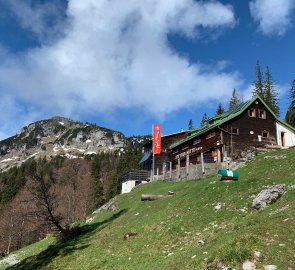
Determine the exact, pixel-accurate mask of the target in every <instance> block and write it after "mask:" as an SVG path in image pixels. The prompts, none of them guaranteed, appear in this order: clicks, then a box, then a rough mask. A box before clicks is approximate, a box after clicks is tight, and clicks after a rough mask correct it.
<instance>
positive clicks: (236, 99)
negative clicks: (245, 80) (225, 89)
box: [228, 88, 242, 110]
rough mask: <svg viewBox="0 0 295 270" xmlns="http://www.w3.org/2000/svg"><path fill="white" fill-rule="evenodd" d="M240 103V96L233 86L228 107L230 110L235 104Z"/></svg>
mask: <svg viewBox="0 0 295 270" xmlns="http://www.w3.org/2000/svg"><path fill="white" fill-rule="evenodd" d="M241 103H242V101H241V100H240V97H239V95H238V93H237V91H236V89H235V88H234V90H233V93H232V97H231V99H230V101H229V105H228V109H229V110H232V109H234V108H235V107H236V106H238V105H240V104H241Z"/></svg>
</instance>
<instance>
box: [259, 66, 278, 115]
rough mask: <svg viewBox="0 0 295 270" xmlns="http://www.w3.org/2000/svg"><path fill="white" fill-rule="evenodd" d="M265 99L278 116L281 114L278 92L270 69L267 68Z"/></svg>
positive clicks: (264, 89)
mask: <svg viewBox="0 0 295 270" xmlns="http://www.w3.org/2000/svg"><path fill="white" fill-rule="evenodd" d="M263 99H264V101H265V103H266V104H267V105H268V107H269V108H270V109H271V110H272V111H273V112H274V113H275V114H276V115H279V114H280V107H279V102H278V92H277V90H276V89H275V85H274V82H273V79H272V74H271V72H270V69H269V67H268V66H267V67H266V73H265V81H264V88H263Z"/></svg>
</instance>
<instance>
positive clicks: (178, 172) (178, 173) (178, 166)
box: [177, 158, 180, 179]
mask: <svg viewBox="0 0 295 270" xmlns="http://www.w3.org/2000/svg"><path fill="white" fill-rule="evenodd" d="M179 177H180V158H178V160H177V178H178V179H179Z"/></svg>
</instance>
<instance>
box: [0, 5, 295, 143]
mask: <svg viewBox="0 0 295 270" xmlns="http://www.w3.org/2000/svg"><path fill="white" fill-rule="evenodd" d="M294 18H295V3H294V1H293V0H251V1H230V0H222V1H194V0H186V1H184V0H169V1H168V0H167V1H162V0H153V1H144V2H142V1H135V0H125V1H120V0H112V1H107V0H101V1H94V0H83V1H80V0H68V1H60V0H54V1H53V0H51V1H47V0H42V1H41V0H34V1H33V0H28V1H22V0H11V1H5V0H0V56H1V62H0V93H1V99H0V121H1V126H0V139H3V138H6V137H8V136H11V135H14V134H15V133H17V132H18V131H19V130H20V128H21V127H22V126H24V125H26V124H28V123H31V122H33V121H36V120H41V119H46V118H49V117H52V116H55V115H61V116H65V117H70V118H72V119H75V120H81V121H88V122H93V123H97V124H98V125H101V126H104V127H108V128H112V129H115V130H118V131H121V132H123V133H124V134H126V135H138V134H147V133H151V126H152V124H153V123H161V124H162V126H163V133H164V134H169V133H173V132H176V131H179V130H180V129H181V128H183V129H186V128H187V126H188V121H189V119H192V120H193V122H194V126H198V125H199V123H200V121H201V118H202V115H203V114H204V113H205V112H206V113H207V114H208V115H209V116H213V115H214V114H215V111H216V107H217V104H218V102H222V103H223V105H224V107H227V104H228V101H229V98H230V96H231V93H232V91H233V88H236V89H237V90H239V91H240V92H241V93H243V95H244V97H245V98H249V97H251V84H252V82H253V80H254V79H255V64H256V61H257V60H259V61H260V64H261V68H262V70H263V71H264V70H265V67H266V66H267V65H268V66H269V67H270V69H271V71H272V73H273V78H274V80H275V83H276V87H277V90H278V91H279V94H280V106H281V112H282V113H281V118H283V117H284V115H285V112H286V109H287V106H288V104H289V99H288V91H289V88H290V84H291V81H292V80H293V79H295V54H294V48H295V27H294Z"/></svg>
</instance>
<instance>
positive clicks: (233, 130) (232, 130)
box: [231, 127, 239, 135]
mask: <svg viewBox="0 0 295 270" xmlns="http://www.w3.org/2000/svg"><path fill="white" fill-rule="evenodd" d="M231 133H232V134H236V135H239V129H238V128H236V127H232V128H231Z"/></svg>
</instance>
